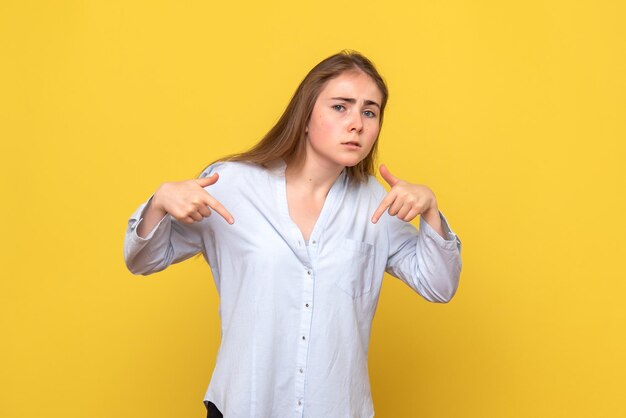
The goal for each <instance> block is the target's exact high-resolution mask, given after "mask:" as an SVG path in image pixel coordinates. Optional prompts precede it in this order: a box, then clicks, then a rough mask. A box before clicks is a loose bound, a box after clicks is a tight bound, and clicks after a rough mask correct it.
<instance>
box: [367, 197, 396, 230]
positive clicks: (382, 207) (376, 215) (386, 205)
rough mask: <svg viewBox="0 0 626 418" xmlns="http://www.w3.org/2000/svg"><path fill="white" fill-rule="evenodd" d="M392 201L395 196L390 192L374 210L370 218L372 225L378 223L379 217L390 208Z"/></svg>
mask: <svg viewBox="0 0 626 418" xmlns="http://www.w3.org/2000/svg"><path fill="white" fill-rule="evenodd" d="M394 200H395V195H393V194H392V193H391V192H389V193H387V196H385V198H384V199H383V200H382V202H380V205H378V208H376V211H375V212H374V215H373V216H372V223H374V224H375V223H376V222H378V220H379V219H380V217H381V216H383V213H385V211H386V210H387V209H389V206H391V204H392V203H393V201H394Z"/></svg>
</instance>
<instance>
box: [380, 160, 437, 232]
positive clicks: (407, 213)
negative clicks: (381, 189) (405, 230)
mask: <svg viewBox="0 0 626 418" xmlns="http://www.w3.org/2000/svg"><path fill="white" fill-rule="evenodd" d="M380 175H381V176H382V177H383V178H384V179H385V181H386V182H387V183H388V184H389V185H390V186H391V190H389V192H388V193H387V196H385V198H384V199H383V200H382V202H381V203H380V205H379V206H378V209H376V212H374V216H372V222H373V223H376V222H378V219H380V217H381V216H382V214H383V213H385V210H387V208H389V215H391V216H397V217H398V218H399V219H402V220H403V221H405V222H410V221H412V220H413V219H415V218H416V217H417V215H422V216H423V217H424V218H425V219H424V220H426V221H428V220H429V219H427V218H433V219H435V218H434V216H431V214H436V215H437V216H436V219H437V220H438V219H439V209H438V208H437V200H436V199H435V194H434V193H433V191H432V190H430V189H429V188H428V187H426V186H424V185H422V184H412V183H408V182H406V181H404V180H400V179H399V178H397V177H395V176H394V175H393V174H391V172H390V171H389V170H388V169H387V167H385V165H384V164H383V165H381V166H380ZM429 223H430V222H429ZM433 226H434V225H433Z"/></svg>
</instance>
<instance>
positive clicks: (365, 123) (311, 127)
mask: <svg viewBox="0 0 626 418" xmlns="http://www.w3.org/2000/svg"><path fill="white" fill-rule="evenodd" d="M381 101H382V93H381V92H380V90H379V89H378V86H377V85H376V83H375V82H374V80H372V78H370V76H368V75H367V74H365V73H363V72H361V71H350V72H345V73H343V74H341V75H339V76H338V77H336V78H333V79H331V80H329V81H328V83H327V84H326V86H325V87H324V88H323V89H322V91H321V92H320V94H319V96H318V97H317V100H316V102H315V105H314V107H313V112H312V113H311V117H310V118H309V122H308V124H307V151H306V158H307V160H310V159H314V160H315V162H316V163H318V164H319V165H321V166H325V167H328V168H329V169H332V168H339V167H341V168H343V167H352V166H355V165H357V164H358V163H359V162H361V161H362V160H363V159H364V158H365V157H367V155H368V154H369V153H370V151H371V149H372V146H373V145H374V142H375V141H376V138H377V137H378V132H379V130H380V104H381Z"/></svg>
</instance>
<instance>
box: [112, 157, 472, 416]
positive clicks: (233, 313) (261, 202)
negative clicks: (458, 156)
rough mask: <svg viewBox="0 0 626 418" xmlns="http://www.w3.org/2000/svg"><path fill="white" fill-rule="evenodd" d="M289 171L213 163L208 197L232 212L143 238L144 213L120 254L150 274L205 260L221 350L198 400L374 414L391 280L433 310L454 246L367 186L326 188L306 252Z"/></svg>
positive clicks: (450, 271) (454, 278) (136, 217)
mask: <svg viewBox="0 0 626 418" xmlns="http://www.w3.org/2000/svg"><path fill="white" fill-rule="evenodd" d="M284 171H285V165H284V164H281V165H279V166H278V167H277V168H274V169H266V168H262V167H259V166H256V165H252V164H247V163H236V162H223V163H217V164H214V165H213V166H211V167H209V168H208V169H207V170H205V172H204V173H203V174H202V176H201V177H207V176H210V175H211V174H212V173H214V172H219V174H220V179H219V181H218V182H217V183H215V184H214V185H212V186H208V187H207V191H208V192H209V193H210V194H211V195H212V196H214V197H215V198H216V199H217V200H219V201H220V202H221V203H222V204H223V205H224V206H225V207H226V208H227V209H228V210H229V211H230V213H231V214H232V215H233V217H234V218H235V223H234V224H233V225H229V224H228V223H227V222H226V221H225V220H224V219H223V218H222V217H221V216H219V215H217V214H216V213H214V214H213V215H212V216H210V217H208V218H205V219H204V220H202V221H201V222H195V223H194V224H192V225H187V224H183V223H181V222H178V221H176V220H175V219H174V218H172V217H171V216H166V217H165V218H163V219H162V220H161V222H160V223H159V224H158V225H157V226H156V227H155V228H154V229H153V230H152V231H151V232H150V233H149V234H148V236H146V238H140V237H139V236H138V235H137V233H136V228H137V225H138V224H139V223H140V222H141V215H142V213H143V210H144V207H145V205H146V204H143V205H141V206H140V207H139V209H138V210H137V211H136V212H135V214H133V216H132V217H131V218H130V220H129V224H128V225H129V226H128V230H127V233H126V240H125V250H124V255H125V259H126V263H127V266H128V268H129V269H130V270H131V271H132V272H133V273H135V274H150V273H154V272H156V271H159V270H163V269H165V268H166V267H167V266H168V265H170V264H171V263H176V262H179V261H182V260H185V259H187V258H189V257H191V256H193V255H194V254H197V253H202V254H203V255H204V257H205V259H206V260H207V262H208V264H209V265H210V267H211V271H212V273H213V279H214V281H215V284H216V286H217V290H218V292H219V295H220V309H219V311H220V317H221V328H222V329H221V336H222V340H221V345H220V348H219V352H218V355H217V361H216V365H215V370H214V372H213V377H212V378H211V382H210V384H209V387H208V390H207V392H206V395H205V398H204V401H205V402H207V401H211V402H213V403H214V404H215V405H216V406H217V407H218V409H219V410H220V411H221V412H222V413H223V414H224V416H226V417H228V418H240V417H241V418H243V417H264V418H265V417H268V418H269V417H276V418H284V417H310V418H332V417H341V418H345V417H358V418H363V417H372V416H373V415H374V410H373V405H372V397H371V392H370V385H369V376H368V367H367V353H368V345H369V340H370V332H371V325H372V319H373V317H374V312H375V310H376V305H377V302H378V296H379V293H380V288H381V284H382V279H383V273H384V272H385V271H387V272H388V273H390V274H392V275H393V276H396V277H398V278H399V279H401V280H402V281H404V282H405V283H406V284H408V285H409V286H410V287H411V288H412V289H414V290H415V291H417V292H418V293H419V294H420V295H422V296H423V297H424V298H426V299H427V300H429V301H432V302H447V301H449V300H450V298H452V296H453V295H454V293H455V291H456V289H457V286H458V281H459V275H460V271H461V257H460V251H461V243H460V241H459V240H458V238H457V237H456V235H455V234H454V233H453V232H452V231H451V230H450V228H449V226H448V224H447V221H446V220H445V218H444V217H443V215H441V214H440V216H441V218H442V223H443V228H444V231H445V234H446V237H447V238H446V239H444V238H442V237H441V236H440V235H439V234H437V232H435V231H434V230H433V229H432V228H431V226H430V225H428V224H427V223H426V222H424V221H421V222H420V229H419V231H418V230H416V229H415V227H413V226H412V225H411V224H410V223H407V222H404V221H402V220H399V219H398V218H396V217H391V216H389V215H388V214H386V213H385V214H384V215H383V216H382V217H381V218H380V220H379V221H378V223H376V224H373V223H372V222H371V217H372V215H373V214H374V211H375V210H376V208H377V207H378V205H379V204H380V202H381V200H382V199H383V197H384V196H385V194H386V191H385V189H384V188H383V187H382V186H381V185H380V183H379V182H378V181H377V180H376V179H375V178H374V177H369V179H368V181H366V182H363V183H355V182H351V181H350V180H349V179H348V177H347V175H346V172H345V170H344V171H343V172H342V173H341V175H340V176H339V177H338V178H337V180H336V181H335V183H334V184H333V186H332V188H331V189H330V191H329V193H328V196H327V197H326V201H325V203H324V206H323V208H322V211H321V213H320V215H319V218H318V219H317V222H316V224H315V226H314V228H313V231H312V232H311V236H310V239H309V242H308V243H306V242H305V241H304V239H303V237H302V233H301V232H300V230H299V229H298V227H297V225H296V224H295V223H294V222H293V221H292V220H291V218H290V216H289V210H288V206H287V194H286V187H285V175H284Z"/></svg>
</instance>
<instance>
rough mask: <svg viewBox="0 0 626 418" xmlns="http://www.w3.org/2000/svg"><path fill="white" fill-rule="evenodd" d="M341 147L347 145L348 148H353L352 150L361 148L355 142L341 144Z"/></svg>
mask: <svg viewBox="0 0 626 418" xmlns="http://www.w3.org/2000/svg"><path fill="white" fill-rule="evenodd" d="M341 145H347V146H349V147H354V148H361V144H359V143H358V142H357V141H347V142H342V143H341Z"/></svg>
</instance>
